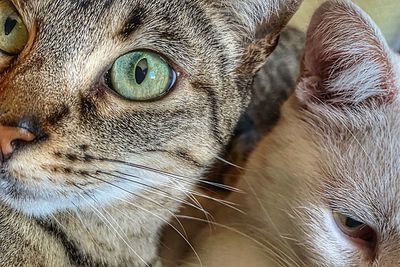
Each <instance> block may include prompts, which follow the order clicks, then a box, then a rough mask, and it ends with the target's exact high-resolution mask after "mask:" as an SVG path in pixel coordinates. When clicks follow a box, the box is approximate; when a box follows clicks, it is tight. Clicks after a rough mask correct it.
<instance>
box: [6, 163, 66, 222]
mask: <svg viewBox="0 0 400 267" xmlns="http://www.w3.org/2000/svg"><path fill="white" fill-rule="evenodd" d="M69 193H71V192H69ZM67 196H68V191H65V192H64V194H62V193H61V192H60V191H58V190H57V189H56V188H54V186H50V185H46V184H40V183H35V184H34V183H32V184H30V183H28V182H24V181H21V180H20V179H18V178H16V177H14V176H12V175H11V174H10V173H9V172H8V171H6V170H5V169H4V168H0V201H1V202H3V203H5V204H6V205H7V206H9V207H10V208H13V209H16V210H18V211H20V212H22V213H24V214H26V215H28V216H33V217H43V216H47V215H49V214H52V213H54V212H56V211H57V210H60V209H61V208H62V209H65V208H68V207H69V206H71V204H70V202H71V201H68V200H69V199H68V197H67ZM67 206H68V207H67Z"/></svg>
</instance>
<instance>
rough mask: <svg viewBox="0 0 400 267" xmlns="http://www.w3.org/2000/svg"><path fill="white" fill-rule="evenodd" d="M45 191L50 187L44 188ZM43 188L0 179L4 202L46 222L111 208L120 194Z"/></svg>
mask: <svg viewBox="0 0 400 267" xmlns="http://www.w3.org/2000/svg"><path fill="white" fill-rule="evenodd" d="M43 188H46V186H45V185H43ZM43 188H37V187H36V188H35V187H34V186H27V185H23V184H20V183H18V182H16V181H13V182H10V181H9V180H6V179H0V201H1V202H3V203H5V204H6V205H7V206H8V207H10V208H12V209H14V210H17V211H18V212H20V213H22V214H24V215H26V216H28V217H33V218H46V217H49V216H52V215H54V214H57V213H62V212H67V211H74V210H80V211H82V210H95V209H97V208H99V206H102V205H109V204H111V202H112V201H113V200H115V199H116V197H115V196H116V192H112V190H107V188H103V189H101V190H88V191H85V192H83V193H82V192H81V193H79V192H76V191H73V190H71V191H68V190H65V191H63V192H60V191H59V190H57V189H55V188H54V189H49V188H47V189H43ZM117 196H118V199H126V198H128V195H127V194H121V193H120V192H118V194H117ZM99 203H101V204H99Z"/></svg>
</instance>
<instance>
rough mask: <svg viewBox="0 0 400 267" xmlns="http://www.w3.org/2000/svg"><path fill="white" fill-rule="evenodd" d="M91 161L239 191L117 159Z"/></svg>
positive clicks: (235, 190) (91, 157) (93, 158)
mask: <svg viewBox="0 0 400 267" xmlns="http://www.w3.org/2000/svg"><path fill="white" fill-rule="evenodd" d="M87 157H89V158H90V159H92V160H97V161H104V162H112V163H117V164H122V165H126V166H129V167H132V168H136V169H141V170H145V171H148V172H152V173H157V174H160V175H163V176H167V177H172V178H175V179H181V180H183V181H186V182H190V183H193V180H195V181H196V183H201V184H205V185H208V186H213V187H215V188H221V189H223V190H227V191H231V192H238V193H240V192H241V190H240V189H238V188H235V187H232V186H228V185H224V184H220V183H215V182H211V181H206V180H200V179H197V178H196V179H195V178H194V177H189V176H184V175H179V174H174V173H171V172H166V171H162V170H158V169H155V168H151V167H148V166H144V165H140V164H135V163H131V162H127V161H123V160H117V159H109V158H103V157H102V158H100V157H93V156H87Z"/></svg>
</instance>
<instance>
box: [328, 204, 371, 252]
mask: <svg viewBox="0 0 400 267" xmlns="http://www.w3.org/2000/svg"><path fill="white" fill-rule="evenodd" d="M332 216H333V219H334V221H335V223H336V225H337V227H338V229H339V230H340V231H341V232H342V233H343V234H344V235H345V236H347V237H348V238H349V239H350V240H351V241H353V242H354V243H356V244H367V246H368V247H370V248H373V247H375V245H376V241H377V237H378V235H377V231H376V229H374V227H372V226H370V225H368V224H367V223H364V222H362V221H359V220H358V219H354V218H355V216H348V215H347V214H346V213H341V212H338V211H335V210H333V212H332ZM338 216H343V218H346V219H347V218H350V219H351V220H354V221H355V222H358V223H360V225H359V226H357V227H353V228H352V227H349V226H346V225H344V224H343V223H342V220H341V219H340V218H339V217H338Z"/></svg>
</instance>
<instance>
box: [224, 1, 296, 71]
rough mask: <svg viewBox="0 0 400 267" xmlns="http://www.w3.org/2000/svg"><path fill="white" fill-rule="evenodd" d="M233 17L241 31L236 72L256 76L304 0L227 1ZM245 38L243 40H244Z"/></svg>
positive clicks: (233, 24)
mask: <svg viewBox="0 0 400 267" xmlns="http://www.w3.org/2000/svg"><path fill="white" fill-rule="evenodd" d="M223 2H224V3H225V4H228V7H229V9H230V11H229V13H231V14H234V15H233V17H235V20H236V21H235V22H234V23H232V24H231V26H232V27H234V28H235V30H236V31H237V32H241V34H240V36H241V37H242V39H241V40H240V42H241V44H242V49H243V50H242V51H241V52H240V54H241V58H240V62H239V66H238V68H237V72H238V73H241V74H245V75H247V74H255V73H256V72H257V71H258V70H259V69H260V68H261V67H262V66H263V65H264V63H265V61H266V59H267V57H268V56H269V55H270V54H271V53H272V52H273V51H274V49H275V47H276V45H277V42H278V39H279V33H280V32H281V30H282V29H283V28H284V27H285V26H286V24H287V23H288V21H289V20H290V19H291V17H292V16H293V14H294V13H295V12H296V11H297V9H298V8H299V6H300V4H301V3H302V0H247V1H243V0H225V1H223ZM243 36H244V38H243Z"/></svg>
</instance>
